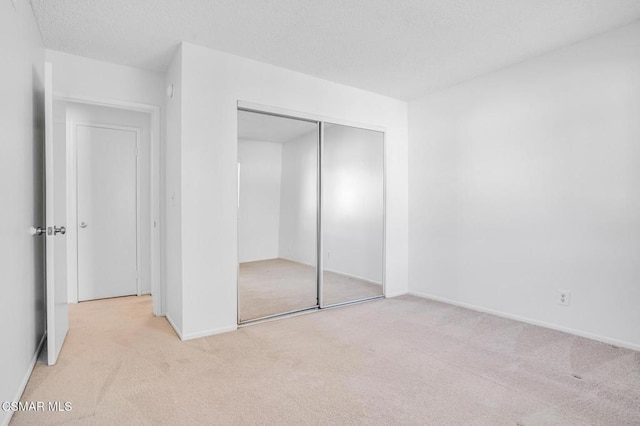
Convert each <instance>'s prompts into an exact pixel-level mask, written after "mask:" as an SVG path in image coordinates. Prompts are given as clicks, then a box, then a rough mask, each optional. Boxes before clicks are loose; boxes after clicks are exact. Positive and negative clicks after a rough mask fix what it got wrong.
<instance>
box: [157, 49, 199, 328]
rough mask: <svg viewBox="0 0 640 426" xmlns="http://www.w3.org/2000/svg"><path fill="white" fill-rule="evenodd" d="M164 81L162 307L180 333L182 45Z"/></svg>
mask: <svg viewBox="0 0 640 426" xmlns="http://www.w3.org/2000/svg"><path fill="white" fill-rule="evenodd" d="M165 83H166V85H167V86H169V85H173V98H172V99H167V104H166V114H165V116H166V146H165V192H164V195H165V200H166V201H165V218H164V224H165V230H166V232H165V244H164V251H165V253H164V257H163V259H164V261H165V262H164V264H165V271H164V274H165V279H164V281H165V286H166V287H165V292H166V298H165V299H166V300H165V309H166V316H167V319H168V320H169V322H170V323H171V325H172V326H173V328H174V329H175V330H176V332H177V333H178V335H179V336H180V337H182V327H183V322H182V319H183V294H182V293H183V289H182V48H180V49H178V51H177V52H176V55H175V56H174V57H173V61H172V62H171V64H170V65H169V69H168V70H167V75H166V81H165ZM203 225H204V226H203V228H204V227H206V226H208V223H205V224H203Z"/></svg>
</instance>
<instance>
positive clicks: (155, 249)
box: [53, 92, 166, 316]
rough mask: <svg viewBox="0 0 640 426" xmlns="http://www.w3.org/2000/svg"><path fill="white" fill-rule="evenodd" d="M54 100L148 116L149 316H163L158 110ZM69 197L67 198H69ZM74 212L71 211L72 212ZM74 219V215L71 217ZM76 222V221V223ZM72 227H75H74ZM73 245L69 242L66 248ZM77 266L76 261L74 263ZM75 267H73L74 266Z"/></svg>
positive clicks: (83, 99)
mask: <svg viewBox="0 0 640 426" xmlns="http://www.w3.org/2000/svg"><path fill="white" fill-rule="evenodd" d="M53 96H54V99H55V100H60V101H65V102H74V103H79V104H86V105H93V106H101V107H111V108H118V109H122V110H129V111H135V112H142V113H146V114H149V116H150V123H151V126H150V129H149V130H150V134H149V136H150V152H149V157H150V158H149V168H150V180H149V182H150V194H149V195H150V203H151V204H150V209H149V221H148V222H149V226H150V228H151V229H150V254H151V259H150V267H151V276H150V279H151V295H152V297H153V314H154V315H156V316H164V315H165V312H166V291H165V286H164V280H163V273H162V266H161V261H160V256H161V254H160V253H161V241H162V240H161V234H160V229H161V222H160V211H161V209H160V206H161V204H160V203H161V197H160V188H161V187H160V181H161V173H162V172H161V171H162V170H163V168H162V167H161V163H160V160H161V156H160V134H161V133H160V107H159V106H157V105H151V104H144V103H136V102H129V101H122V100H117V99H107V98H99V97H89V96H76V95H69V94H65V93H60V92H55V93H54V94H53ZM67 126H68V127H67V141H66V143H67V175H68V176H70V177H71V178H73V177H74V176H75V175H74V173H73V170H72V169H73V168H74V167H75V161H74V159H75V154H76V152H75V150H74V141H73V137H72V132H71V131H70V130H71V129H70V127H69V126H71V123H67ZM75 185H76V182H75V180H73V179H68V181H67V191H68V192H69V191H73V190H74V188H75ZM69 198H70V197H69ZM75 207H76V206H75V204H74V205H71V206H69V205H67V214H69V212H70V211H71V210H70V209H75ZM74 211H75V210H74ZM74 217H75V216H74ZM76 221H77V220H76ZM69 226H71V223H70V222H69ZM74 226H75V224H74ZM72 244H74V242H73V241H71V244H69V245H68V247H69V246H70V245H72ZM75 248H76V250H77V241H76V242H75ZM75 265H77V262H76V264H75ZM76 267H77V266H76ZM70 302H71V303H76V302H77V295H76V298H75V300H74V299H71V300H70Z"/></svg>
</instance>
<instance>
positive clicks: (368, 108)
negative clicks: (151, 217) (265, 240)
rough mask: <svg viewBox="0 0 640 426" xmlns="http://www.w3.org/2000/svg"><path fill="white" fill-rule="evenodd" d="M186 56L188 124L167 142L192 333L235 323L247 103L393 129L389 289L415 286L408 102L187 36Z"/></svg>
mask: <svg viewBox="0 0 640 426" xmlns="http://www.w3.org/2000/svg"><path fill="white" fill-rule="evenodd" d="M180 54H181V55H182V60H181V62H182V102H181V131H180V135H179V138H173V139H171V140H168V143H169V144H175V145H177V146H178V147H179V148H177V149H179V150H180V153H181V167H182V168H181V182H180V186H181V191H182V198H181V205H182V218H181V225H182V258H181V259H182V290H183V291H182V293H183V304H184V310H183V317H184V323H183V329H182V331H183V337H184V338H192V337H197V336H201V335H206V334H211V333H216V332H221V331H226V330H231V329H235V328H236V318H237V315H236V270H237V260H238V259H237V232H236V226H235V224H236V220H237V219H236V200H237V194H236V192H237V182H236V179H237V170H236V169H237V166H236V163H237V102H238V100H242V101H247V102H253V103H258V104H263V105H270V106H273V107H278V108H283V109H286V110H289V111H301V112H306V113H310V114H317V115H320V116H325V117H335V118H338V119H342V120H348V121H352V122H357V123H364V124H372V125H378V126H382V127H385V128H386V129H387V142H388V145H387V147H388V149H387V157H386V159H387V165H388V170H389V173H388V180H387V183H388V188H389V198H388V206H389V209H388V211H387V213H388V214H387V221H388V222H387V225H388V226H387V269H386V271H387V290H388V295H395V294H400V293H404V292H406V291H407V276H406V269H407V250H408V246H407V170H406V162H407V130H406V126H407V115H406V114H407V104H406V103H405V102H403V101H398V100H394V99H390V98H387V97H384V96H380V95H376V94H373V93H370V92H366V91H363V90H359V89H354V88H350V87H347V86H343V85H340V84H336V83H331V82H328V81H325V80H321V79H318V78H314V77H311V76H307V75H303V74H299V73H296V72H292V71H288V70H285V69H282V68H278V67H275V66H271V65H267V64H264V63H260V62H256V61H252V60H248V59H243V58H240V57H236V56H233V55H229V54H225V53H221V52H217V51H213V50H210V49H207V48H203V47H199V46H195V45H191V44H188V43H183V44H182V50H181V53H180ZM178 60H179V59H178ZM173 81H176V80H173ZM167 118H168V120H167V121H168V122H167V125H168V126H169V125H170V124H169V122H170V121H172V122H173V123H172V124H171V125H172V126H177V125H178V124H177V123H176V120H175V118H176V117H174V118H169V117H167ZM172 149H174V148H172ZM203 224H207V225H208V226H203Z"/></svg>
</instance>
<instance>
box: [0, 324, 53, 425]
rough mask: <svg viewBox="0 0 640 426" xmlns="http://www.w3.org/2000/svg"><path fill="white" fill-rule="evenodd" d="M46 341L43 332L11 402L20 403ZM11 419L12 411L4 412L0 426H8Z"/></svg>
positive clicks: (45, 335)
mask: <svg viewBox="0 0 640 426" xmlns="http://www.w3.org/2000/svg"><path fill="white" fill-rule="evenodd" d="M46 339H47V332H46V331H45V332H44V334H43V335H42V338H41V339H40V343H38V347H37V348H36V352H35V353H34V354H33V357H32V358H31V362H30V363H29V367H28V368H27V372H26V373H25V375H24V377H23V378H22V382H21V383H20V387H19V388H18V392H17V393H16V396H15V398H13V401H20V398H22V394H23V393H24V390H25V389H26V388H27V383H29V379H30V378H31V373H33V369H34V368H35V367H36V363H37V362H38V356H39V355H40V350H42V346H43V345H44V341H45V340H46ZM12 417H13V411H11V410H9V411H6V412H5V418H4V419H2V420H0V425H2V426H8V425H9V422H11V418H12Z"/></svg>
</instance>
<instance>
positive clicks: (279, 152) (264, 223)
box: [238, 110, 319, 323]
mask: <svg viewBox="0 0 640 426" xmlns="http://www.w3.org/2000/svg"><path fill="white" fill-rule="evenodd" d="M318 127H319V124H318V123H317V122H312V121H305V120H298V119H292V118H288V117H281V116H275V115H268V114H263V113H256V112H251V111H242V110H239V111H238V194H239V196H238V260H239V267H238V322H239V323H243V322H247V321H251V320H256V319H262V318H268V317H271V316H274V315H281V314H285V313H290V312H295V311H301V310H305V309H309V308H311V309H315V308H317V307H318V281H317V275H318V273H317V268H316V263H317V257H318V255H317V246H318V239H317V233H318V145H319V140H318Z"/></svg>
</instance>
